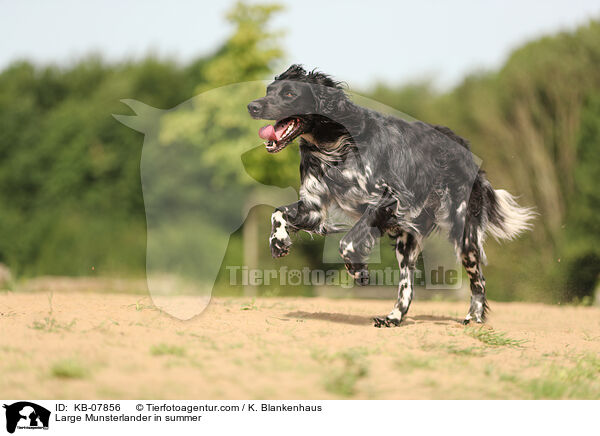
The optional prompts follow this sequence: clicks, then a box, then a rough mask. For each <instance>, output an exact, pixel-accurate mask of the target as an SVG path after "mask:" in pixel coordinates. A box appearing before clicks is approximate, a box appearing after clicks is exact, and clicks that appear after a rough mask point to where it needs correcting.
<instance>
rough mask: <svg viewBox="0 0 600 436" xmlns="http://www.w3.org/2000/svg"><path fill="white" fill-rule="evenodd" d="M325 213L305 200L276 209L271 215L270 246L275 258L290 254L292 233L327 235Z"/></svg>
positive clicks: (316, 205) (318, 205)
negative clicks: (303, 232) (302, 232)
mask: <svg viewBox="0 0 600 436" xmlns="http://www.w3.org/2000/svg"><path fill="white" fill-rule="evenodd" d="M324 221H325V212H324V210H323V209H322V208H321V206H320V204H314V203H309V202H306V201H303V200H300V201H297V202H296V203H292V204H290V205H287V206H281V207H278V208H277V209H275V212H273V214H272V215H271V235H270V236H269V245H270V246H271V255H272V256H273V257H283V256H285V255H287V254H288V253H289V252H290V246H291V245H292V240H291V239H290V232H295V231H298V230H305V231H307V232H313V233H318V234H325V233H327V229H326V228H325V225H324Z"/></svg>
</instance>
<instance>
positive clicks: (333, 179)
mask: <svg viewBox="0 0 600 436" xmlns="http://www.w3.org/2000/svg"><path fill="white" fill-rule="evenodd" d="M319 167H320V168H319V169H320V171H319V173H320V175H321V176H320V177H313V178H311V182H312V183H309V185H313V186H310V187H309V188H312V189H313V190H314V191H320V192H322V193H323V192H325V193H327V194H328V197H329V198H328V200H329V202H328V203H329V204H330V205H332V206H338V207H339V208H340V209H342V210H343V211H345V212H347V213H348V214H350V215H357V216H360V215H362V213H363V212H364V207H365V205H367V204H370V203H372V202H373V201H374V199H375V198H376V197H377V195H376V194H375V193H373V192H371V190H372V189H373V188H372V183H371V182H370V173H369V171H361V170H359V168H358V165H356V163H355V162H352V161H347V162H344V164H342V165H332V164H331V163H329V162H322V161H321V162H319Z"/></svg>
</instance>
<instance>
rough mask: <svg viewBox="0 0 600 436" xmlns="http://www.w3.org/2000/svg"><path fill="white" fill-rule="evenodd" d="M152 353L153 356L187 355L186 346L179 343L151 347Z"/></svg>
mask: <svg viewBox="0 0 600 436" xmlns="http://www.w3.org/2000/svg"><path fill="white" fill-rule="evenodd" d="M150 354H152V355H153V356H178V357H182V356H185V348H183V347H178V346H177V345H168V344H158V345H153V346H151V347H150Z"/></svg>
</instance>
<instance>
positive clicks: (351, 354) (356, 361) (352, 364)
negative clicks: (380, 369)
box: [313, 348, 369, 397]
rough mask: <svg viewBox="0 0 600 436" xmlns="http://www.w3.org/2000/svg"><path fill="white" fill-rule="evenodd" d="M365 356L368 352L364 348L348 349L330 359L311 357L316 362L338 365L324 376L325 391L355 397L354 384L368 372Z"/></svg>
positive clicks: (320, 356)
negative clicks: (314, 358) (327, 361)
mask: <svg viewBox="0 0 600 436" xmlns="http://www.w3.org/2000/svg"><path fill="white" fill-rule="evenodd" d="M367 354H368V351H367V350H366V349H364V348H349V349H347V350H344V351H341V352H338V353H336V354H334V355H333V356H330V357H326V356H322V355H319V356H314V355H313V357H316V360H318V361H325V360H329V361H330V362H331V365H332V366H335V365H338V367H337V368H335V369H333V370H332V371H331V372H329V373H328V374H327V375H326V377H325V381H324V387H325V390H327V391H328V392H331V393H332V394H336V395H340V396H343V397H351V396H353V395H355V394H356V383H357V382H358V381H359V380H360V379H362V378H364V377H366V376H367V374H368V372H369V365H368V362H367V360H366V356H367Z"/></svg>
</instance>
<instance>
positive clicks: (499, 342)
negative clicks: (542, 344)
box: [464, 327, 527, 348]
mask: <svg viewBox="0 0 600 436" xmlns="http://www.w3.org/2000/svg"><path fill="white" fill-rule="evenodd" d="M464 332H465V334H466V335H468V336H471V337H472V338H475V339H477V340H479V341H481V342H483V343H484V344H485V345H488V346H490V347H514V348H519V347H522V346H523V344H525V343H526V342H527V341H526V340H525V339H512V338H508V337H506V333H503V332H498V331H496V330H494V329H492V328H486V327H479V328H474V327H466V328H465V330H464Z"/></svg>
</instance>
